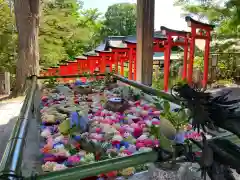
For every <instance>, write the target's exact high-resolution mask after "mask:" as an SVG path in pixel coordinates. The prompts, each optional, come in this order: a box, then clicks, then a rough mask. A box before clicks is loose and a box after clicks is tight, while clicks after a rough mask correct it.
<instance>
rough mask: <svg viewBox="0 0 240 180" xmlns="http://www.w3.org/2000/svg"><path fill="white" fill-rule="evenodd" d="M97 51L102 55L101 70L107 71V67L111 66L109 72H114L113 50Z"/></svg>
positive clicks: (102, 71)
mask: <svg viewBox="0 0 240 180" xmlns="http://www.w3.org/2000/svg"><path fill="white" fill-rule="evenodd" d="M95 52H96V53H98V55H99V56H100V58H101V60H100V72H101V73H105V72H106V67H109V72H112V66H113V64H114V61H113V53H112V52H111V51H99V50H95Z"/></svg>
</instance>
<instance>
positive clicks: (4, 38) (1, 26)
mask: <svg viewBox="0 0 240 180" xmlns="http://www.w3.org/2000/svg"><path fill="white" fill-rule="evenodd" d="M14 24H15V22H14V15H13V13H12V12H11V9H10V5H9V4H8V3H7V1H5V0H0V69H1V70H3V71H9V72H11V73H13V72H15V66H13V65H14V63H15V56H16V38H17V36H16V32H15V27H14Z"/></svg>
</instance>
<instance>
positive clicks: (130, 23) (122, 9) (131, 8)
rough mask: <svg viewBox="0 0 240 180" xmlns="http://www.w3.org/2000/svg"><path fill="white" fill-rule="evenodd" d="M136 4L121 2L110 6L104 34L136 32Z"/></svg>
mask: <svg viewBox="0 0 240 180" xmlns="http://www.w3.org/2000/svg"><path fill="white" fill-rule="evenodd" d="M136 19H137V10H136V4H130V3H119V4H114V5H112V6H109V7H108V10H107V12H106V14H105V20H104V22H103V25H104V27H103V28H102V35H104V36H105V37H106V36H110V35H114V36H127V35H134V34H136V22H137V21H136Z"/></svg>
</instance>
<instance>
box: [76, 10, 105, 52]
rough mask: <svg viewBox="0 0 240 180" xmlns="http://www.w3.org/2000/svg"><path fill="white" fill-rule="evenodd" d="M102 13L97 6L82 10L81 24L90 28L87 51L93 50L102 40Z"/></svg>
mask: <svg viewBox="0 0 240 180" xmlns="http://www.w3.org/2000/svg"><path fill="white" fill-rule="evenodd" d="M101 15H102V14H101V13H100V12H99V11H98V9H96V8H95V9H87V10H81V11H80V16H81V20H80V26H81V27H83V28H87V30H88V42H87V43H86V44H87V47H85V49H84V50H85V51H90V50H92V49H93V48H95V47H96V46H97V45H98V44H99V43H100V42H101V41H102V35H101V32H100V31H101V29H102V27H103V22H102V20H101V18H100V17H101Z"/></svg>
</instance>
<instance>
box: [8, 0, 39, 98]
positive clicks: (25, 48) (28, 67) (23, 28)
mask: <svg viewBox="0 0 240 180" xmlns="http://www.w3.org/2000/svg"><path fill="white" fill-rule="evenodd" d="M39 3H40V2H39V0H14V11H15V19H16V26H17V31H18V60H17V64H16V85H15V87H14V89H13V92H12V96H13V97H16V96H19V95H23V94H24V93H25V89H26V77H28V76H31V75H38V72H39V47H38V31H39V6H40V4H39Z"/></svg>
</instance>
